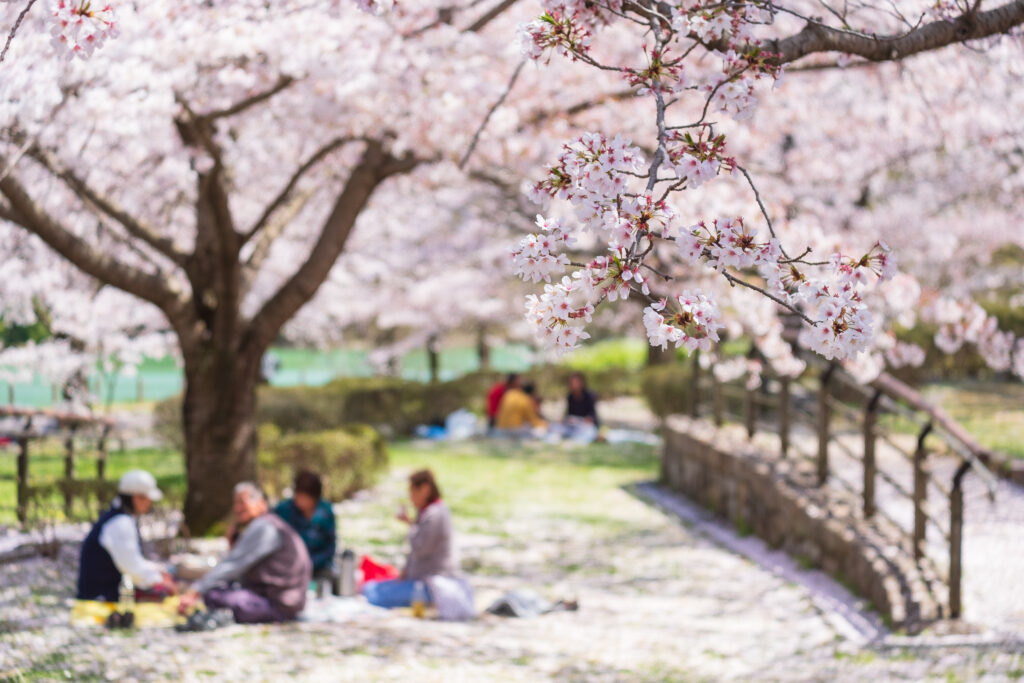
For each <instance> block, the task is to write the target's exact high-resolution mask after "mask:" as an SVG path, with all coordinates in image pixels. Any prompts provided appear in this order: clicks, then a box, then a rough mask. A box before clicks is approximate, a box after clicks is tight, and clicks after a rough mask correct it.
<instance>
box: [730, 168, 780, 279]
mask: <svg viewBox="0 0 1024 683" xmlns="http://www.w3.org/2000/svg"><path fill="white" fill-rule="evenodd" d="M736 169H737V170H738V171H739V172H740V173H742V174H743V177H744V178H746V179H747V184H748V185H750V189H751V190H753V191H754V199H756V200H757V206H758V207H759V208H760V209H761V215H762V216H764V220H765V223H767V224H768V232H769V233H770V234H771V236H772V237H774V238H775V239H779V236H778V235H776V234H775V227H774V226H773V225H772V219H771V217H769V216H768V209H766V208H765V206H764V202H763V201H761V193H760V192H758V191H757V186H756V185H754V179H753V178H751V177H750V174H749V173H747V169H745V168H743V167H742V166H740V165H739V164H736ZM779 251H781V252H782V255H783V256H784V257H786V258H787V259H788V258H789V254H787V253H786V248H785V247H783V246H782V242H781V241H780V242H779Z"/></svg>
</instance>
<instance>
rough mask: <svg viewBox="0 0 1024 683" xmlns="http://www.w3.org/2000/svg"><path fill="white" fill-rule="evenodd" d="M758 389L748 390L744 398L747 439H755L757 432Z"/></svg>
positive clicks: (744, 420)
mask: <svg viewBox="0 0 1024 683" xmlns="http://www.w3.org/2000/svg"><path fill="white" fill-rule="evenodd" d="M756 392H757V389H747V393H746V394H744V396H743V422H744V423H745V424H746V426H747V438H748V439H753V438H754V434H755V433H756V432H757V394H756Z"/></svg>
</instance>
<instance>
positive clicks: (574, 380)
mask: <svg viewBox="0 0 1024 683" xmlns="http://www.w3.org/2000/svg"><path fill="white" fill-rule="evenodd" d="M565 416H566V417H567V418H576V419H577V420H582V421H584V422H587V423H589V424H592V425H594V426H595V427H600V426H601V423H600V422H599V421H598V418H597V396H596V395H595V394H594V392H593V391H591V390H590V389H588V388H587V378H586V377H585V376H584V375H583V373H582V372H574V373H572V374H571V375H569V396H568V401H567V405H566V410H565Z"/></svg>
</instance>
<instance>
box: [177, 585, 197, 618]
mask: <svg viewBox="0 0 1024 683" xmlns="http://www.w3.org/2000/svg"><path fill="white" fill-rule="evenodd" d="M197 602H199V593H196V592H195V591H193V590H190V591H187V592H185V593H184V594H182V596H181V599H180V600H179V601H178V614H186V613H187V612H188V611H189V610H190V609H192V608H193V607H195V606H196V603H197Z"/></svg>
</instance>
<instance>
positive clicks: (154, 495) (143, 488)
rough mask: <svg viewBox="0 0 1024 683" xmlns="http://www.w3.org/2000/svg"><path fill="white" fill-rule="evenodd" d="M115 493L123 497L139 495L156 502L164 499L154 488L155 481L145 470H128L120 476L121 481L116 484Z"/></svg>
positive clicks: (158, 490)
mask: <svg viewBox="0 0 1024 683" xmlns="http://www.w3.org/2000/svg"><path fill="white" fill-rule="evenodd" d="M117 492H118V493H123V494H125V495H129V496H130V495H132V494H136V495H140V496H145V497H146V498H149V499H150V500H153V501H157V500H160V499H161V498H163V497H164V494H163V493H161V491H160V489H158V488H157V487H156V479H155V478H154V477H153V475H152V474H150V473H149V472H146V471H145V470H128V471H127V472H125V473H124V474H122V475H121V481H120V482H118V484H117Z"/></svg>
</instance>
